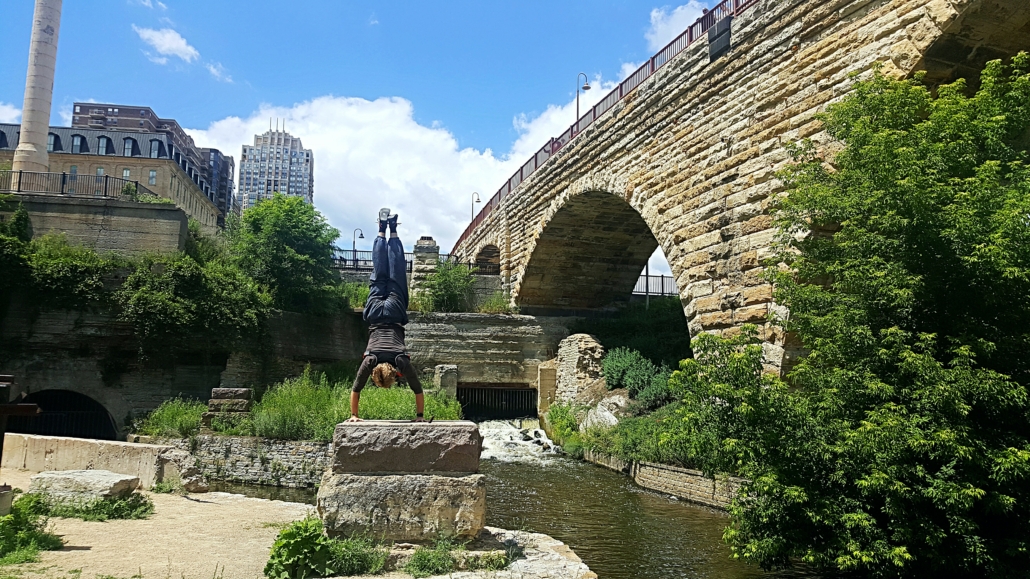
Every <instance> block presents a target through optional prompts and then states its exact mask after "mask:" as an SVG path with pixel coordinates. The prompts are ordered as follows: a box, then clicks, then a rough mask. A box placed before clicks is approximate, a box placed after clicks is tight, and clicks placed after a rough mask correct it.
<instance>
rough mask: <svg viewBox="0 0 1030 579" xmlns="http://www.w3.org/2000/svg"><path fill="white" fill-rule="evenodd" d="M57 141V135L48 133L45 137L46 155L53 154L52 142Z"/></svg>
mask: <svg viewBox="0 0 1030 579" xmlns="http://www.w3.org/2000/svg"><path fill="white" fill-rule="evenodd" d="M56 140H57V135H55V134H53V133H50V134H49V135H47V136H46V150H47V152H48V153H53V152H54V141H56Z"/></svg>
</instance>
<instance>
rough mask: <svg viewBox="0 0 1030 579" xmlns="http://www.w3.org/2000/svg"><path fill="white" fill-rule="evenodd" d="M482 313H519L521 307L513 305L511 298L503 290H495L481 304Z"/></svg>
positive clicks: (480, 310) (480, 311)
mask: <svg viewBox="0 0 1030 579" xmlns="http://www.w3.org/2000/svg"><path fill="white" fill-rule="evenodd" d="M479 313H481V314H517V313H519V307H518V306H513V305H511V299H509V298H508V296H507V295H505V294H504V292H502V291H497V292H494V294H493V295H491V296H490V297H488V298H486V299H485V300H483V303H481V304H479Z"/></svg>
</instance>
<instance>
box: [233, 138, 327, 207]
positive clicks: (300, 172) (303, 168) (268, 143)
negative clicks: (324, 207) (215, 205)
mask: <svg viewBox="0 0 1030 579" xmlns="http://www.w3.org/2000/svg"><path fill="white" fill-rule="evenodd" d="M314 166H315V160H314V157H313V156H312V154H311V149H305V148H304V145H302V144H301V142H300V139H298V138H296V137H294V136H293V135H291V134H289V133H287V132H286V131H280V130H278V129H276V130H274V131H271V130H270V131H268V132H267V133H265V134H263V135H254V144H253V145H252V146H248V145H243V155H242V156H241V157H240V178H239V182H238V183H237V187H236V189H237V191H239V196H240V200H241V201H242V205H243V209H246V208H248V207H252V206H253V205H254V204H256V203H257V202H258V201H261V200H263V199H268V198H270V197H271V196H272V194H273V193H275V192H279V193H282V194H284V195H293V196H296V197H301V198H303V199H304V200H305V201H307V202H308V203H313V202H314V183H315V182H314V177H313V176H312V175H313V174H314Z"/></svg>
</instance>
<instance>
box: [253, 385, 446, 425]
mask: <svg viewBox="0 0 1030 579" xmlns="http://www.w3.org/2000/svg"><path fill="white" fill-rule="evenodd" d="M350 385H351V384H350V380H344V381H340V382H335V383H334V382H330V381H329V380H328V378H327V377H326V375H325V374H322V373H319V372H312V371H311V370H310V369H309V370H305V371H304V374H302V375H301V376H299V377H297V378H291V379H288V380H285V381H283V382H282V383H280V384H277V385H275V386H273V387H272V388H270V389H269V390H268V391H267V392H265V395H264V397H262V399H261V401H260V402H258V403H257V404H256V405H255V406H254V409H253V411H252V413H251V421H252V424H253V428H254V434H255V435H257V436H263V437H265V438H278V439H282V440H332V437H333V430H334V429H335V428H336V425H337V424H338V423H340V422H343V421H344V420H347V419H348V418H349V417H350V392H351V390H350ZM425 399H426V418H427V419H428V418H436V419H440V420H457V419H459V418H461V405H460V404H458V401H457V400H454V399H453V398H450V397H448V396H446V395H436V394H426V397H425ZM359 414H360V415H361V417H362V418H365V419H367V420H405V419H412V418H414V417H415V394H414V393H413V392H412V391H411V390H409V389H407V388H404V387H395V388H390V389H381V388H376V387H374V386H369V387H367V388H365V389H364V390H362V392H361V402H360V406H359Z"/></svg>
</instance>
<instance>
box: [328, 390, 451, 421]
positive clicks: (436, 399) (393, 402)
mask: <svg viewBox="0 0 1030 579" xmlns="http://www.w3.org/2000/svg"><path fill="white" fill-rule="evenodd" d="M349 395H350V393H349V390H348V396H349ZM425 405H426V408H425V416H426V419H427V420H428V419H430V418H433V419H434V420H460V419H461V404H460V403H459V402H458V401H457V400H456V399H454V398H452V397H450V396H448V395H447V394H444V393H432V394H426V395H425ZM358 409H359V410H360V415H361V417H362V418H364V419H365V420H404V419H409V418H414V417H415V393H414V392H412V391H411V389H409V388H406V387H403V386H394V387H393V388H388V389H384V388H377V387H375V386H369V387H366V388H365V389H364V390H362V391H361V402H360V403H359V406H358ZM348 416H349V411H348Z"/></svg>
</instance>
